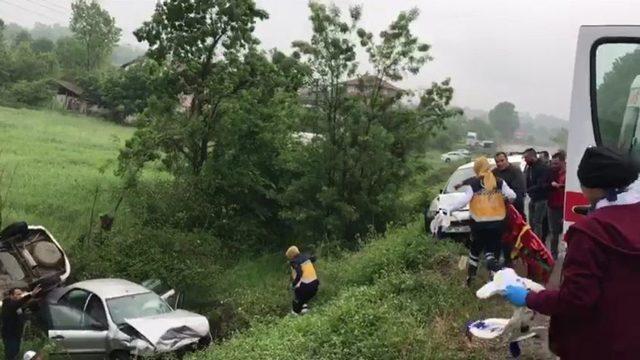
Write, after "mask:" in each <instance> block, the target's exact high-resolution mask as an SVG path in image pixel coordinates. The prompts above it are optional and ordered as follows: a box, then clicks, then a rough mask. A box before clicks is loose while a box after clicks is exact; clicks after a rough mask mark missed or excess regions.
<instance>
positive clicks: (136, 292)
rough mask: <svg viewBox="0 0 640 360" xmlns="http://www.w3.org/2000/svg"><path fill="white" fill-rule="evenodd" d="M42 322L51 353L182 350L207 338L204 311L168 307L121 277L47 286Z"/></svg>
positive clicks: (105, 355) (100, 355)
mask: <svg viewBox="0 0 640 360" xmlns="http://www.w3.org/2000/svg"><path fill="white" fill-rule="evenodd" d="M40 316H41V322H42V326H44V327H45V330H46V332H47V336H48V337H49V339H51V340H53V341H54V342H55V343H56V344H57V346H56V348H55V350H54V353H53V354H52V357H53V358H54V359H55V358H56V357H57V358H61V359H67V358H71V359H117V360H121V359H130V358H131V357H133V356H152V355H157V354H161V353H167V352H174V351H177V352H185V351H189V350H195V349H197V348H201V347H205V346H207V345H209V343H210V342H211V335H210V332H209V322H208V320H207V318H206V317H204V316H202V315H199V314H196V313H192V312H189V311H186V310H174V309H173V308H171V306H169V305H168V304H167V302H166V301H165V300H164V299H163V298H162V297H161V296H159V295H158V294H156V293H154V292H153V291H151V290H149V289H147V288H145V287H143V286H141V285H138V284H135V283H133V282H131V281H127V280H122V279H95V280H87V281H81V282H78V283H75V284H73V285H70V286H67V287H61V288H57V289H54V290H52V291H50V292H49V293H48V294H47V296H46V298H45V300H44V303H43V304H42V305H41V308H40Z"/></svg>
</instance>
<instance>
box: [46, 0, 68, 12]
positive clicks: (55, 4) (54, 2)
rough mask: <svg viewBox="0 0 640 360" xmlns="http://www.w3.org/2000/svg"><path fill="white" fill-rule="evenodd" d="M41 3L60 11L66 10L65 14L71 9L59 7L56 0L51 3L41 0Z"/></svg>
mask: <svg viewBox="0 0 640 360" xmlns="http://www.w3.org/2000/svg"><path fill="white" fill-rule="evenodd" d="M41 1H42V2H44V3H46V4H47V5H50V6H53V7H55V8H58V9H60V10H64V11H65V12H69V8H68V7H65V6H61V5H58V2H56V0H53V1H52V2H49V1H47V0H41Z"/></svg>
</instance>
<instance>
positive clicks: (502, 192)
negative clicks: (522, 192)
mask: <svg viewBox="0 0 640 360" xmlns="http://www.w3.org/2000/svg"><path fill="white" fill-rule="evenodd" d="M473 171H474V172H475V174H476V177H475V178H473V179H471V180H470V181H468V185H469V186H467V187H466V189H465V192H464V196H463V197H461V198H460V199H458V200H457V201H456V202H455V203H453V204H451V205H450V207H449V208H445V209H442V210H444V211H445V212H446V213H447V214H451V212H452V211H455V210H458V209H461V208H463V207H464V206H466V205H467V204H469V213H470V215H471V247H470V249H469V258H468V267H467V275H468V276H467V286H471V283H472V281H473V279H474V278H475V276H476V273H477V271H478V261H479V260H480V255H481V254H482V251H483V250H484V252H485V259H486V260H487V268H488V269H489V270H491V271H498V270H500V265H499V261H498V259H499V257H500V250H501V249H502V244H501V238H502V233H503V232H504V228H505V226H504V220H505V217H506V215H507V207H506V204H505V197H506V198H507V199H508V200H509V201H514V200H515V199H516V194H515V193H514V192H513V190H511V188H510V187H509V185H507V183H506V182H505V181H503V180H502V179H496V177H495V175H493V172H491V165H490V164H489V161H488V160H487V158H485V157H479V158H477V159H476V160H475V161H474V164H473Z"/></svg>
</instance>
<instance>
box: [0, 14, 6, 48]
mask: <svg viewBox="0 0 640 360" xmlns="http://www.w3.org/2000/svg"><path fill="white" fill-rule="evenodd" d="M4 29H5V25H4V21H3V20H2V19H0V49H2V48H4Z"/></svg>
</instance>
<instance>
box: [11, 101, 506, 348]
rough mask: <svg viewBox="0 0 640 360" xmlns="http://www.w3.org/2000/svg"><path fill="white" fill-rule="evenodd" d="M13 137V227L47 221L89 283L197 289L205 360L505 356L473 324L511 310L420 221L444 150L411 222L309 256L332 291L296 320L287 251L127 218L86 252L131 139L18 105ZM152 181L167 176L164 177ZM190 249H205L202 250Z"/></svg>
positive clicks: (444, 170)
mask: <svg viewBox="0 0 640 360" xmlns="http://www.w3.org/2000/svg"><path fill="white" fill-rule="evenodd" d="M0 129H1V130H2V131H0V144H1V145H0V149H1V151H0V171H4V177H3V179H2V182H1V183H0V194H2V196H3V198H4V199H6V205H5V208H4V211H3V223H4V224H6V223H8V222H10V221H14V220H19V219H20V220H22V219H24V220H27V221H29V222H31V223H38V224H42V225H45V226H46V227H47V228H49V229H50V230H51V231H52V232H53V233H54V234H55V235H56V237H57V238H58V239H59V240H60V241H61V242H62V243H63V244H64V245H65V247H66V248H67V249H71V250H72V251H70V256H71V257H72V261H73V262H74V264H73V265H74V269H73V271H74V272H75V276H76V277H79V278H83V277H85V278H86V277H104V276H113V277H123V278H127V279H131V280H134V281H140V280H142V279H144V278H147V277H148V276H151V275H158V276H161V277H162V278H165V279H173V281H174V283H176V284H182V286H183V287H184V288H185V289H189V290H190V292H187V295H186V297H187V305H186V306H187V307H188V308H189V309H191V310H195V311H198V312H200V313H202V314H204V315H206V316H207V317H208V318H209V320H210V323H211V326H212V333H213V334H214V336H215V337H216V338H217V340H218V342H217V343H216V344H215V345H214V346H212V347H211V348H210V349H208V350H207V351H205V352H203V353H198V354H194V355H193V356H192V357H191V358H192V359H244V358H256V359H258V358H259V359H294V358H300V357H303V358H305V357H306V358H325V359H353V358H362V359H397V358H405V359H491V358H504V355H505V353H506V347H505V346H504V344H488V343H482V342H479V341H477V340H476V341H474V342H468V341H467V340H466V338H465V336H464V332H463V329H464V325H465V324H466V323H467V322H468V321H469V320H473V319H478V318H482V317H485V316H492V317H495V316H509V315H510V309H509V308H508V307H506V306H505V305H504V302H502V301H499V300H496V301H491V302H480V301H478V300H477V299H476V298H475V296H474V295H473V291H472V290H469V289H467V288H466V287H464V286H463V279H464V273H463V272H461V271H459V270H457V268H456V262H457V260H458V257H459V256H460V255H461V254H464V253H465V250H464V248H462V247H461V246H460V245H457V244H453V243H451V242H449V241H434V240H433V239H431V238H428V237H426V236H425V234H424V230H423V223H422V220H421V219H417V218H416V214H418V213H419V212H420V210H421V206H422V205H423V204H425V203H426V202H427V201H428V200H429V199H430V198H432V197H433V196H435V194H436V193H437V189H439V187H440V185H441V183H442V182H443V181H444V179H446V178H447V177H448V174H449V173H450V171H451V168H450V166H449V165H447V166H444V165H442V164H440V163H438V162H434V161H430V160H429V157H433V156H434V155H433V154H430V155H428V156H427V157H425V159H424V160H423V161H422V162H421V163H420V164H417V165H416V166H417V169H419V170H418V171H417V173H416V176H415V177H414V178H413V179H412V181H410V182H409V183H408V184H407V187H406V189H405V190H404V191H403V194H404V195H403V202H404V203H406V209H405V211H406V213H407V214H408V215H407V217H408V219H407V222H408V223H407V224H404V225H403V224H398V225H394V226H392V227H391V229H390V230H389V231H388V232H387V233H386V234H385V235H371V236H370V237H369V238H366V239H363V240H362V243H361V245H360V246H358V248H357V249H355V250H344V249H343V248H341V247H339V246H337V245H335V244H331V243H326V244H318V245H317V246H316V247H315V248H312V249H306V250H310V251H312V252H314V253H315V254H316V255H318V257H319V262H318V272H319V276H320V280H321V282H322V285H321V289H320V292H319V294H318V296H317V298H316V299H315V300H314V301H313V303H312V313H311V314H309V315H308V316H304V317H301V318H298V317H292V316H291V315H288V313H289V309H290V301H291V294H290V292H288V291H287V288H288V270H287V267H286V262H285V260H284V257H283V255H282V253H280V252H277V253H276V252H268V253H264V252H263V253H262V254H261V255H256V254H232V255H231V254H229V253H226V252H224V251H221V250H219V249H218V248H216V246H218V245H217V243H216V242H215V241H214V239H211V237H210V235H208V234H206V233H198V232H179V231H170V230H167V229H154V228H150V227H145V226H146V225H144V226H143V225H142V224H139V223H136V219H135V218H133V217H131V216H122V217H119V218H118V221H119V222H118V227H117V228H116V229H115V230H114V234H113V235H112V236H111V237H109V238H108V241H105V242H104V243H100V244H92V245H91V246H88V247H85V246H79V247H75V246H74V245H75V241H76V239H78V237H79V236H80V235H81V234H83V233H85V232H86V231H87V228H88V226H89V218H90V213H91V208H92V203H93V197H94V194H95V190H96V187H97V188H98V189H99V196H98V199H97V201H96V206H95V208H96V212H99V211H105V210H108V209H111V208H112V206H113V205H114V198H115V197H116V194H117V191H118V189H119V187H120V180H119V179H118V178H117V177H116V176H115V175H114V174H113V171H114V170H115V167H116V158H117V154H118V149H119V148H120V147H121V146H122V144H123V143H124V141H125V140H126V139H127V138H128V137H130V136H131V134H132V129H129V128H123V127H120V126H117V125H113V124H111V123H108V122H104V121H101V120H96V119H92V118H87V117H82V116H75V115H65V114H61V113H56V112H51V111H32V110H14V109H7V108H0ZM147 178H149V179H152V180H154V181H155V180H157V179H161V177H160V175H159V173H157V172H154V171H151V172H148V173H147ZM151 240H153V241H151ZM186 241H194V242H195V243H197V244H199V245H198V248H197V250H198V252H195V249H191V248H190V247H188V246H187V245H186V244H187V242H186ZM184 256H187V260H186V261H185V258H184Z"/></svg>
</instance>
